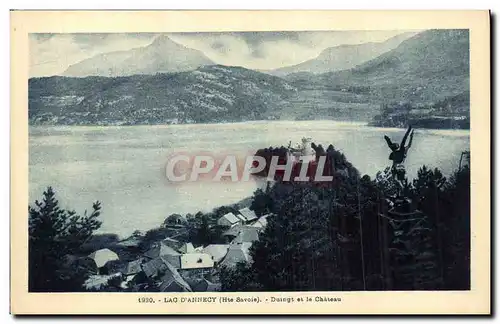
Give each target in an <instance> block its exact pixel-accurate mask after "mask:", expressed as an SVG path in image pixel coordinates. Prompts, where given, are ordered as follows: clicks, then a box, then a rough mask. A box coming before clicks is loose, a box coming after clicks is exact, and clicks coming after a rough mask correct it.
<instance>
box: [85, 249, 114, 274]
mask: <svg viewBox="0 0 500 324" xmlns="http://www.w3.org/2000/svg"><path fill="white" fill-rule="evenodd" d="M89 258H90V259H92V260H94V262H95V264H96V266H97V268H98V269H99V270H101V269H102V268H103V267H104V266H105V265H106V263H108V262H110V261H115V260H120V258H119V257H118V255H117V254H116V253H115V252H113V251H111V250H110V249H100V250H97V251H94V252H92V253H91V254H90V255H89Z"/></svg>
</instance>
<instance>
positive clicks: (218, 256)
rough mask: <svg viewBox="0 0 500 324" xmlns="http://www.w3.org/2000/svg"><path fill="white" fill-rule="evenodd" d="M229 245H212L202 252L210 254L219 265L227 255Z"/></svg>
mask: <svg viewBox="0 0 500 324" xmlns="http://www.w3.org/2000/svg"><path fill="white" fill-rule="evenodd" d="M228 250H229V244H210V245H207V246H206V247H204V248H203V250H202V252H203V253H207V254H210V255H211V256H212V259H213V260H214V262H215V264H219V262H221V260H222V259H224V257H225V256H226V254H227V251H228Z"/></svg>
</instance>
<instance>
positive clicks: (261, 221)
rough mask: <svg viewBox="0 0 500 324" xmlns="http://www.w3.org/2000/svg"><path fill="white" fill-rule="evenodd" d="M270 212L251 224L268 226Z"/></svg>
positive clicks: (256, 226) (262, 226) (261, 226)
mask: <svg viewBox="0 0 500 324" xmlns="http://www.w3.org/2000/svg"><path fill="white" fill-rule="evenodd" d="M269 216H270V215H269V214H266V215H264V216H261V217H259V219H257V220H256V221H255V222H254V223H253V224H252V225H251V226H252V227H255V228H259V229H264V228H266V226H267V218H268V217H269Z"/></svg>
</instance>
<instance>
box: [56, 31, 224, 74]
mask: <svg viewBox="0 0 500 324" xmlns="http://www.w3.org/2000/svg"><path fill="white" fill-rule="evenodd" d="M213 64H215V63H214V62H213V61H211V60H210V59H209V58H208V57H206V56H205V54H203V52H201V51H198V50H195V49H191V48H187V47H185V46H183V45H180V44H178V43H176V42H174V41H172V40H171V39H170V38H169V37H168V36H166V35H161V36H158V37H157V38H156V39H155V40H154V41H153V42H152V43H151V44H150V45H148V46H145V47H139V48H134V49H131V50H128V51H119V52H110V53H104V54H99V55H97V56H94V57H91V58H88V59H86V60H83V61H81V62H79V63H76V64H73V65H71V66H69V67H68V69H67V70H66V71H65V72H64V73H63V75H64V76H71V77H86V76H107V77H116V76H128V75H134V74H156V73H169V72H182V71H189V70H194V69H196V68H198V67H200V66H203V65H213Z"/></svg>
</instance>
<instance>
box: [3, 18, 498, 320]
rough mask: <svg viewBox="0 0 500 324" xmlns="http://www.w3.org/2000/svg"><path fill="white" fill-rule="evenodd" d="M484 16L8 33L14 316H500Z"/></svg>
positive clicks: (102, 24)
mask: <svg viewBox="0 0 500 324" xmlns="http://www.w3.org/2000/svg"><path fill="white" fill-rule="evenodd" d="M489 28H490V25H489V12H487V11H376V12H375V11H373V12H371V11H138V12H131V11H130V12H129V11H117V12H108V11H95V12H92V11H80V12H78V11H65V12H62V11H61V12H56V11H41V12H37V11H13V12H12V13H11V42H12V43H11V44H12V48H11V51H12V52H11V53H12V56H11V57H12V61H11V64H12V69H11V72H12V85H11V87H12V99H11V102H12V106H11V116H12V121H11V122H12V145H11V159H12V160H11V166H12V170H11V181H12V182H11V196H12V207H11V218H10V220H11V312H12V313H14V314H166V315H168V314H353V315H356V314H489V313H490V302H491V301H490V199H491V198H490V79H489V69H490V29H489Z"/></svg>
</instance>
